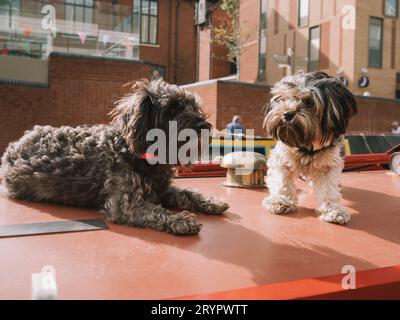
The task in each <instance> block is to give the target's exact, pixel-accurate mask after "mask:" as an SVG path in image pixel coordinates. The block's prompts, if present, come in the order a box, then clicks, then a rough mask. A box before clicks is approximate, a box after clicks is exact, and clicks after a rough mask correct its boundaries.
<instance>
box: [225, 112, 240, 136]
mask: <svg viewBox="0 0 400 320" xmlns="http://www.w3.org/2000/svg"><path fill="white" fill-rule="evenodd" d="M225 130H226V132H227V133H229V134H233V133H242V134H244V128H243V126H242V124H241V119H240V117H239V116H234V117H233V119H232V122H231V123H229V124H228V125H227V126H226V129H225Z"/></svg>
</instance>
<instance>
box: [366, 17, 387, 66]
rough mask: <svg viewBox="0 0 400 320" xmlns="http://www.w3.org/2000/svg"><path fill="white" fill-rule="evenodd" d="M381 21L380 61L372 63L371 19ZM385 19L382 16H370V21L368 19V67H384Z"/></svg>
mask: <svg viewBox="0 0 400 320" xmlns="http://www.w3.org/2000/svg"><path fill="white" fill-rule="evenodd" d="M372 20H375V21H378V20H379V21H380V23H381V24H380V26H381V40H380V48H379V51H380V62H379V65H372V64H371V21H372ZM384 23H385V21H384V19H383V18H380V17H374V16H370V17H369V21H368V68H374V69H382V68H383V44H384V38H383V37H384Z"/></svg>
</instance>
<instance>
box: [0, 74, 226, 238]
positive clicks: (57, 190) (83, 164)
mask: <svg viewBox="0 0 400 320" xmlns="http://www.w3.org/2000/svg"><path fill="white" fill-rule="evenodd" d="M112 115H113V117H114V118H113V121H112V123H111V124H109V125H95V126H81V127H77V128H71V127H61V128H53V127H50V126H35V127H34V128H33V130H32V131H28V132H26V133H25V135H24V136H23V137H22V138H21V139H20V140H19V141H17V142H14V143H11V144H10V145H9V146H8V148H7V150H6V151H5V153H4V155H3V157H2V164H1V167H0V178H2V179H0V181H1V180H3V182H2V183H3V184H4V186H5V189H6V192H7V194H8V195H9V196H10V197H11V198H15V199H25V200H30V201H44V202H52V203H56V204H62V205H72V206H79V207H91V208H92V207H93V208H101V209H102V211H103V212H104V213H105V216H106V218H107V219H108V220H109V221H111V222H114V223H117V224H126V225H130V226H136V227H144V228H151V229H155V230H158V231H166V232H169V233H172V234H176V235H193V234H197V233H198V232H199V231H200V227H201V225H200V224H199V223H197V222H196V221H195V219H194V218H193V215H192V214H189V213H188V212H187V211H186V210H188V211H195V212H202V213H206V214H222V213H223V212H224V211H225V210H227V209H228V207H229V206H228V205H227V204H226V203H223V202H220V201H217V200H214V199H212V198H206V197H204V196H202V195H201V194H198V193H195V192H192V191H189V190H182V189H179V188H176V187H174V186H172V185H171V182H172V177H173V172H174V166H173V165H169V164H156V165H150V164H149V163H148V162H147V161H146V159H143V154H145V153H146V150H147V148H148V147H149V144H150V143H149V142H147V141H146V134H147V132H148V131H149V130H151V129H155V128H157V129H161V130H163V131H164V132H165V133H166V135H167V142H168V141H169V139H168V131H169V130H168V126H169V121H176V123H177V129H178V132H180V131H181V130H183V129H193V130H195V131H196V133H198V134H200V132H201V129H208V130H210V129H211V125H210V123H208V122H207V121H206V117H205V115H204V113H203V112H202V110H201V107H200V102H199V98H198V97H197V95H195V94H192V93H190V92H187V91H185V90H183V89H180V88H179V87H177V86H175V85H169V84H167V83H165V82H163V81H161V80H157V81H152V82H149V81H146V80H144V81H140V82H137V83H136V84H135V85H134V86H133V93H132V94H130V95H128V96H126V97H125V98H124V99H122V100H121V101H120V102H119V103H118V105H117V106H116V108H115V109H114V111H113V112H112ZM166 150H169V149H168V146H166ZM166 208H173V209H177V210H183V211H181V212H179V213H173V212H171V211H168V210H167V209H166Z"/></svg>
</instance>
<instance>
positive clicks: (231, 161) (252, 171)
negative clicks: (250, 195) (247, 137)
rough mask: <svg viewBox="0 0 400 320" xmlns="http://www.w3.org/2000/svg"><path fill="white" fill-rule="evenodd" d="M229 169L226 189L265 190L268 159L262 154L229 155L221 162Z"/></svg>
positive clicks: (246, 152)
mask: <svg viewBox="0 0 400 320" xmlns="http://www.w3.org/2000/svg"><path fill="white" fill-rule="evenodd" d="M221 167H223V168H227V169H228V172H227V174H226V180H225V182H224V183H223V185H224V186H226V187H236V188H264V187H265V182H264V177H265V172H266V167H267V159H266V158H265V157H264V156H263V155H262V154H260V153H256V152H249V151H238V152H232V153H229V154H227V155H226V156H225V157H224V158H223V159H222V161H221Z"/></svg>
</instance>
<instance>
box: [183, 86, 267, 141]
mask: <svg viewBox="0 0 400 320" xmlns="http://www.w3.org/2000/svg"><path fill="white" fill-rule="evenodd" d="M183 88H185V89H187V90H190V91H192V92H196V93H197V94H199V95H200V97H201V98H202V100H203V104H204V109H205V111H206V112H207V113H209V114H210V122H211V123H212V125H213V126H214V128H215V129H217V130H223V129H224V128H225V127H226V125H227V124H228V123H230V122H231V121H232V118H233V116H235V115H239V116H241V118H242V123H243V125H244V126H245V128H247V129H254V130H255V133H256V134H258V135H263V133H264V131H263V129H262V119H263V115H262V109H263V106H264V105H265V103H266V101H267V98H268V95H269V89H270V87H269V86H265V85H257V84H248V83H235V82H229V81H222V80H211V81H205V82H199V83H197V84H193V85H188V86H183Z"/></svg>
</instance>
